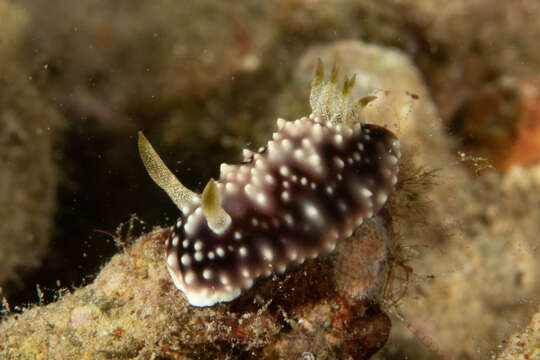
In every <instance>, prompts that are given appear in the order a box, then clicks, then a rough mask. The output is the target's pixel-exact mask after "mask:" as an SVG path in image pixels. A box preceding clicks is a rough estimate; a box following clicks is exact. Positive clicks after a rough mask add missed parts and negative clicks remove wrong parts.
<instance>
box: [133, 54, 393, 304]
mask: <svg viewBox="0 0 540 360" xmlns="http://www.w3.org/2000/svg"><path fill="white" fill-rule="evenodd" d="M337 77H338V76H337V71H336V69H335V68H334V69H333V70H332V74H331V76H330V80H328V81H326V80H325V79H324V74H323V67H322V64H321V63H320V62H319V65H318V67H317V70H316V74H315V78H314V80H313V83H312V90H311V96H310V103H311V107H312V109H313V113H312V114H311V115H309V117H303V118H301V119H298V120H295V121H286V120H284V119H278V120H277V131H276V132H274V133H273V134H272V140H270V141H269V142H268V144H267V146H266V147H265V148H264V150H263V151H260V152H258V153H255V154H254V153H252V152H250V151H244V154H245V159H244V160H245V161H244V163H243V164H241V165H227V164H221V168H220V177H219V179H218V180H217V181H214V180H211V181H210V183H209V184H208V185H207V187H206V188H205V191H204V192H203V194H202V195H198V194H195V193H193V192H191V191H190V190H188V189H187V188H185V187H184V186H183V185H182V184H181V183H180V181H178V179H176V177H174V175H173V174H172V173H171V172H170V171H169V170H168V169H167V167H166V166H165V164H163V162H162V161H161V159H160V158H159V156H158V155H157V153H155V151H154V150H153V149H152V146H151V145H150V143H149V142H148V141H147V140H146V138H145V137H144V135H142V133H140V134H139V150H140V152H141V157H142V158H143V162H144V165H145V166H146V168H147V170H148V172H149V173H150V176H151V177H152V178H153V179H154V181H155V182H156V183H157V184H158V185H159V186H160V187H162V188H163V189H164V190H165V191H166V192H167V193H168V194H169V196H170V197H171V198H172V199H173V201H174V202H175V203H176V205H177V206H178V207H179V209H180V210H181V212H182V215H181V216H180V218H179V220H178V221H177V223H176V224H175V225H174V226H173V227H172V229H171V235H170V238H169V239H168V241H167V269H168V271H169V273H170V274H171V277H172V279H173V281H174V284H175V285H176V287H177V288H178V289H180V290H181V291H182V292H183V293H184V295H185V296H186V298H187V300H188V301H189V303H190V304H191V305H194V306H211V305H214V304H216V303H218V302H223V301H231V300H233V299H235V298H236V297H238V296H239V295H240V294H241V293H242V291H244V290H246V289H249V288H250V287H252V286H253V283H254V282H255V280H256V279H257V278H258V277H259V276H261V275H269V274H271V273H272V272H274V271H276V272H279V273H283V272H285V271H286V270H287V269H288V268H289V267H291V266H294V265H297V264H301V263H303V262H304V260H305V259H306V258H314V257H316V256H318V255H319V254H321V253H325V252H329V251H332V250H333V249H334V247H335V245H336V242H337V241H339V240H340V239H344V238H347V237H349V236H350V235H351V234H352V232H353V230H354V229H355V228H356V227H357V226H359V225H360V224H362V222H363V221H364V220H365V219H368V218H370V217H372V216H373V215H374V214H376V213H377V212H378V211H379V210H380V209H381V207H382V206H383V205H384V204H385V203H386V201H387V199H388V197H389V195H390V194H391V193H392V191H393V190H394V187H395V185H396V182H397V174H398V170H399V168H398V162H399V159H400V157H401V153H400V143H399V141H398V140H397V138H396V137H395V136H394V134H392V133H391V132H390V131H388V130H387V129H385V128H382V127H379V126H375V125H370V124H362V123H361V122H360V116H361V110H362V108H363V107H365V105H366V104H367V103H368V102H369V101H371V100H373V97H365V98H362V99H360V100H354V99H351V97H350V91H349V90H350V89H351V88H352V87H353V86H354V79H355V78H354V77H352V78H351V79H347V78H346V79H345V81H344V85H343V87H342V88H340V89H338V86H337Z"/></svg>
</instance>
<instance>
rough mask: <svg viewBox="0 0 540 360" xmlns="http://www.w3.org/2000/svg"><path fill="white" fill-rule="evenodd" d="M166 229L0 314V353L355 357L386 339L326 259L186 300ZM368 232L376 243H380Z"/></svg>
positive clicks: (377, 315)
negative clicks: (52, 298)
mask: <svg viewBox="0 0 540 360" xmlns="http://www.w3.org/2000/svg"><path fill="white" fill-rule="evenodd" d="M370 227H372V228H373V230H374V231H375V232H377V233H379V232H380V230H377V225H364V226H363V228H364V230H363V231H362V232H363V233H366V232H369V230H368V228H370ZM167 236H168V231H167V230H165V231H163V230H162V231H158V232H155V233H154V234H153V235H150V236H145V237H142V238H140V239H139V240H138V241H137V242H136V243H135V244H133V245H132V246H129V247H128V248H127V249H126V250H125V252H123V253H120V254H117V255H115V256H114V257H113V258H112V260H111V261H110V262H109V263H108V264H107V265H106V266H105V267H104V268H103V269H102V271H101V272H100V274H99V275H98V277H97V278H96V280H95V281H94V282H93V283H92V284H90V285H88V286H86V287H84V288H82V289H79V290H76V291H75V292H73V293H72V294H66V295H64V296H61V298H60V299H59V300H58V301H57V302H55V303H52V304H49V305H47V306H41V307H35V308H32V309H28V310H26V311H25V312H24V313H23V314H19V315H12V316H10V317H8V318H6V319H4V321H3V322H2V324H1V325H0V357H1V358H2V359H18V358H20V357H21V356H22V357H23V358H37V359H67V358H75V357H76V358H81V359H105V358H140V359H147V358H156V357H158V358H167V359H169V358H170V359H226V358H231V357H233V358H243V359H252V358H253V359H255V358H299V357H300V356H302V353H305V352H310V353H312V354H316V356H317V359H335V358H336V357H340V356H354V357H355V358H358V359H365V358H368V357H369V356H370V355H371V354H373V353H375V352H376V351H377V350H379V349H380V347H381V346H382V345H383V344H384V342H385V341H386V338H387V337H388V334H389V331H390V320H389V319H388V317H387V316H386V315H385V314H384V313H383V312H382V311H381V310H380V308H379V306H378V305H377V304H376V303H373V302H372V301H371V300H370V299H366V298H365V294H366V293H364V296H362V297H360V298H356V299H354V298H352V297H348V295H347V294H342V295H341V294H340V293H339V292H336V286H335V281H340V280H339V277H338V278H334V276H333V274H332V269H333V267H332V264H333V261H334V260H333V258H332V257H326V258H323V259H321V260H318V261H309V262H307V263H306V264H305V265H304V266H303V267H301V268H299V269H298V270H297V271H293V272H290V273H288V274H286V275H285V276H282V277H280V278H277V277H272V278H269V279H266V280H263V281H259V282H258V283H257V286H256V287H255V288H254V289H252V290H251V291H249V292H248V293H247V294H246V295H244V296H243V297H241V298H239V299H238V300H237V301H235V302H233V303H230V304H220V305H218V306H215V307H211V308H195V307H192V306H189V305H188V303H187V301H186V300H185V299H184V298H183V297H182V296H181V293H180V292H179V291H178V290H177V289H176V288H175V287H174V285H173V284H172V281H171V279H170V277H169V274H168V273H167V270H166V268H165V266H164V262H165V256H164V253H165V246H164V243H165V239H166V238H167ZM375 240H376V241H374V243H375V246H376V247H380V246H381V244H382V246H383V248H384V247H386V242H385V241H382V242H381V241H378V240H380V239H375ZM350 241H363V239H362V238H359V237H353V239H351V240H350ZM365 247H367V248H369V243H368V244H366V245H365ZM342 250H347V251H350V246H349V247H345V248H344V249H342ZM364 250H365V248H364V249H361V251H360V252H357V251H353V252H348V253H347V255H348V256H352V257H355V258H356V259H358V260H359V261H360V262H363V263H364V264H367V265H371V266H373V267H377V266H378V265H382V263H381V262H379V259H375V260H374V263H373V264H369V260H370V259H371V257H362V254H363V253H364V254H365V255H368V256H370V255H371V254H372V253H373V251H368V252H363V251H364ZM338 251H339V250H338ZM375 251H377V250H375ZM379 271H382V267H380V266H379ZM339 276H343V275H339ZM348 284H349V285H350V286H351V287H354V288H356V289H357V291H360V290H359V289H361V288H362V287H364V288H365V289H366V291H367V292H369V291H372V290H373V288H377V284H379V286H380V284H381V282H380V281H379V279H378V277H377V276H375V279H373V277H372V276H370V274H368V275H366V276H365V277H361V276H356V278H355V279H354V280H352V281H351V280H349V282H348Z"/></svg>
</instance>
